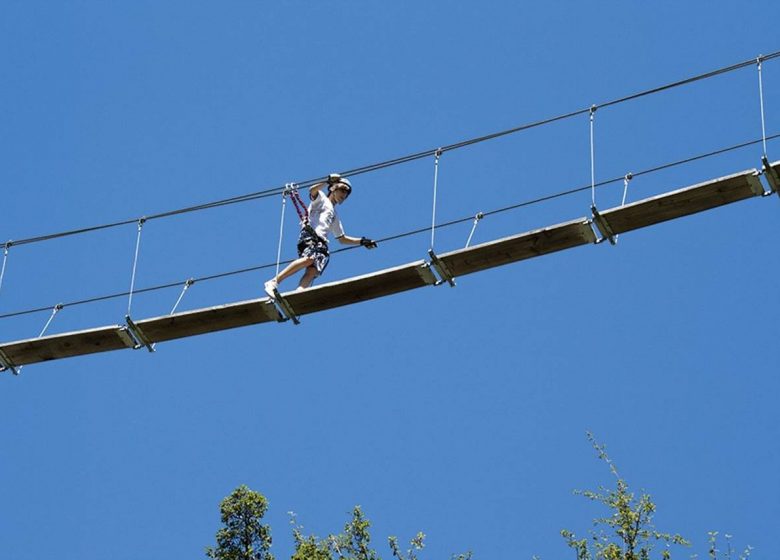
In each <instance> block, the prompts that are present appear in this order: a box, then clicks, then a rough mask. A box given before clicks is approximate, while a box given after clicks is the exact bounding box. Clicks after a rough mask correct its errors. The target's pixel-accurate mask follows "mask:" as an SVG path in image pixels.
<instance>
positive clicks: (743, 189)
mask: <svg viewBox="0 0 780 560" xmlns="http://www.w3.org/2000/svg"><path fill="white" fill-rule="evenodd" d="M763 193H764V187H762V186H761V181H759V179H758V176H757V174H756V170H755V169H750V170H747V171H743V172H741V173H736V174H734V175H729V176H726V177H721V178H719V179H714V180H712V181H707V182H705V183H699V184H697V185H693V186H690V187H685V188H683V189H678V190H676V191H672V192H668V193H664V194H661V195H658V196H654V197H651V198H646V199H644V200H639V201H637V202H633V203H631V204H626V205H625V206H620V207H617V208H611V209H609V210H604V211H602V212H601V217H602V218H603V219H604V220H605V221H606V222H607V223H608V224H609V229H610V230H611V231H612V232H613V233H615V234H620V233H624V232H626V231H632V230H635V229H639V228H643V227H647V226H651V225H654V224H658V223H661V222H665V221H668V220H673V219H675V218H681V217H683V216H689V215H691V214H696V213H698V212H703V211H704V210H710V209H712V208H717V207H718V206H723V205H724V204H730V203H732V202H737V201H739V200H744V199H746V198H752V197H754V196H761V195H762V194H763Z"/></svg>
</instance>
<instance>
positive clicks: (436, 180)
mask: <svg viewBox="0 0 780 560" xmlns="http://www.w3.org/2000/svg"><path fill="white" fill-rule="evenodd" d="M441 154H442V149H441V148H438V149H437V150H436V152H435V153H434V160H433V212H432V215H431V251H432V250H433V242H434V240H435V236H436V191H437V190H438V186H439V159H440V158H441Z"/></svg>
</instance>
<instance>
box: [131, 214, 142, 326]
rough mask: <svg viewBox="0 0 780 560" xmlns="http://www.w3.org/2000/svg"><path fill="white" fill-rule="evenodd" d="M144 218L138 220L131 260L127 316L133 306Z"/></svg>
mask: <svg viewBox="0 0 780 560" xmlns="http://www.w3.org/2000/svg"><path fill="white" fill-rule="evenodd" d="M145 221H146V218H141V219H139V220H138V235H137V236H136V238H135V257H134V258H133V272H132V274H131V275H130V293H129V297H128V299H127V316H128V317H129V316H130V308H131V307H132V306H133V290H134V289H135V271H136V268H137V266H138V249H139V248H140V246H141V230H142V229H143V227H144V222H145Z"/></svg>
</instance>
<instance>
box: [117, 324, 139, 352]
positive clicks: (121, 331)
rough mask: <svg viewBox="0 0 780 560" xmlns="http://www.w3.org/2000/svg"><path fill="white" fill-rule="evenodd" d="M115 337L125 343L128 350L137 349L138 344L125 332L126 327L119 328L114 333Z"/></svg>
mask: <svg viewBox="0 0 780 560" xmlns="http://www.w3.org/2000/svg"><path fill="white" fill-rule="evenodd" d="M116 335H117V336H118V337H119V339H120V340H121V341H122V342H124V343H125V346H127V347H128V348H132V349H135V348H138V342H137V341H136V340H135V338H133V335H132V334H130V332H129V331H128V330H127V327H119V328H118V329H117V331H116Z"/></svg>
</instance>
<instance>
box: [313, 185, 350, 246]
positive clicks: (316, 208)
mask: <svg viewBox="0 0 780 560" xmlns="http://www.w3.org/2000/svg"><path fill="white" fill-rule="evenodd" d="M309 224H310V225H311V227H313V228H314V231H315V232H317V235H319V236H320V237H322V238H323V239H324V240H325V241H327V240H328V232H330V233H332V234H333V237H336V238H339V237H341V236H342V235H344V227H343V226H342V225H341V220H339V216H338V214H336V209H335V208H334V207H333V203H332V202H331V201H330V199H329V198H328V197H327V196H325V194H324V193H323V192H322V191H318V192H317V197H316V198H315V199H314V200H312V202H311V204H309Z"/></svg>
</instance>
